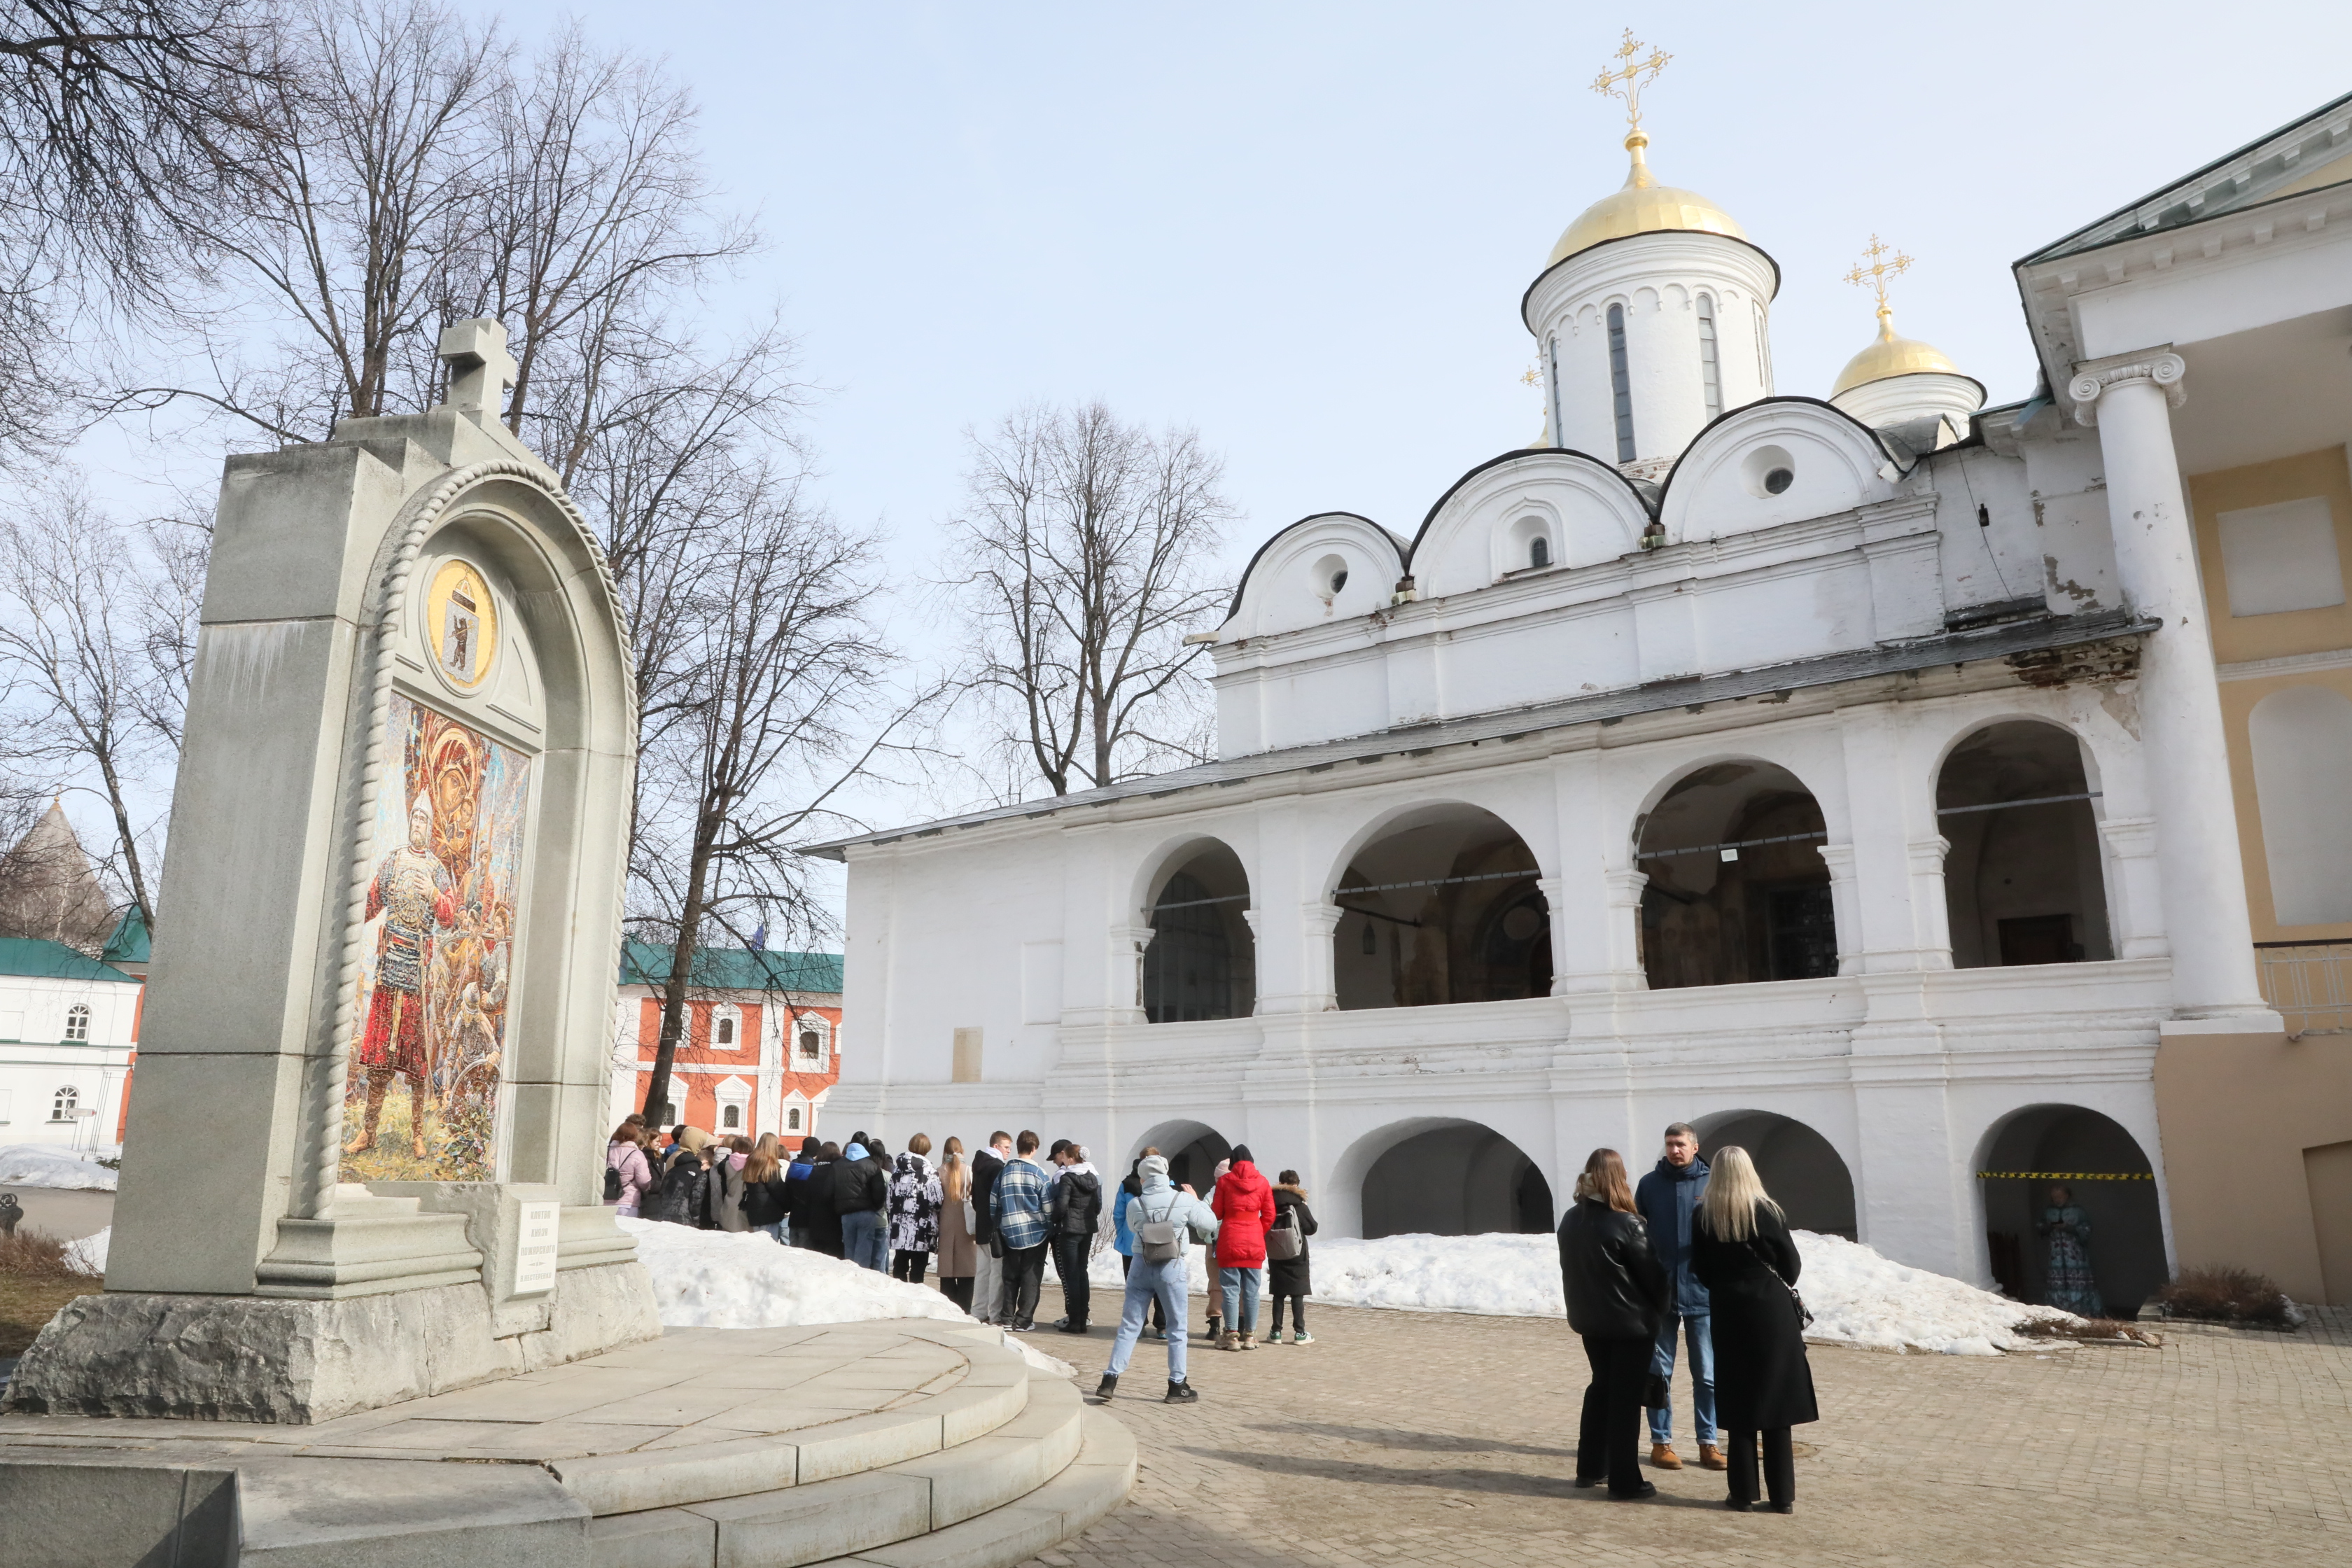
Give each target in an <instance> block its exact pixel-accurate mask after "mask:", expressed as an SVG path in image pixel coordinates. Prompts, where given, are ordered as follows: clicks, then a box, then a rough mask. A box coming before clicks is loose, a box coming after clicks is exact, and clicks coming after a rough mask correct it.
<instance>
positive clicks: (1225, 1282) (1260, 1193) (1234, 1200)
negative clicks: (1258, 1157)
mask: <svg viewBox="0 0 2352 1568" xmlns="http://www.w3.org/2000/svg"><path fill="white" fill-rule="evenodd" d="M1209 1207H1210V1208H1211V1209H1212V1210H1213V1211H1214V1212H1215V1214H1216V1216H1217V1226H1218V1228H1217V1284H1218V1289H1219V1291H1220V1293H1221V1294H1222V1295H1223V1298H1224V1307H1225V1310H1224V1327H1223V1332H1221V1333H1220V1334H1219V1335H1218V1336H1217V1348H1218V1349H1219V1350H1223V1351H1254V1350H1255V1349H1257V1298H1258V1291H1259V1289H1260V1288H1261V1286H1262V1284H1263V1281H1262V1280H1261V1279H1260V1277H1259V1270H1261V1269H1263V1268H1265V1232H1266V1227H1267V1226H1270V1225H1272V1224H1273V1223H1274V1189H1273V1188H1271V1187H1269V1186H1267V1185H1266V1184H1265V1177H1264V1176H1262V1175H1260V1174H1258V1170H1257V1164H1256V1163H1255V1161H1253V1160H1252V1159H1251V1158H1250V1152H1249V1145H1248V1144H1246V1143H1238V1144H1235V1145H1234V1157H1233V1160H1232V1161H1231V1163H1229V1164H1228V1165H1227V1166H1226V1168H1225V1173H1224V1174H1223V1175H1222V1176H1219V1177H1218V1178H1217V1190H1216V1194H1215V1195H1214V1196H1213V1197H1212V1198H1211V1199H1210V1200H1209Z"/></svg>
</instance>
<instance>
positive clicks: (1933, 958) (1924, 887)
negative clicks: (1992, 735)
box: [1911, 833, 1952, 969]
mask: <svg viewBox="0 0 2352 1568" xmlns="http://www.w3.org/2000/svg"><path fill="white" fill-rule="evenodd" d="M1951 852H1952V841H1951V840H1950V839H1948V838H1947V837H1944V836H1943V835H1942V834H1940V833H1937V834H1931V835H1929V836H1928V837H1926V838H1915V839H1913V840H1912V841H1911V921H1912V926H1913V929H1914V930H1915V931H1916V932H1917V939H1918V943H1919V967H1920V968H1922V969H1949V968H1951V967H1952V906H1951V901H1950V898H1949V895H1948V893H1947V892H1946V890H1945V888H1944V858H1945V857H1946V856H1948V855H1949V854H1950V853H1951Z"/></svg>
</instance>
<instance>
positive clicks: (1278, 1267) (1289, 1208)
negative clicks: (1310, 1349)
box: [1265, 1171, 1315, 1345]
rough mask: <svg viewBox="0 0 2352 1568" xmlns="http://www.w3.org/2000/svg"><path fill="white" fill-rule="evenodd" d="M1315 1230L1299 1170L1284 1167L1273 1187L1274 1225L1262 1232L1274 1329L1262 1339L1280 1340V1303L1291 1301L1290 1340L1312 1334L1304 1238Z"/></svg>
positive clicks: (1302, 1341)
mask: <svg viewBox="0 0 2352 1568" xmlns="http://www.w3.org/2000/svg"><path fill="white" fill-rule="evenodd" d="M1314 1234H1315V1211H1314V1210H1313V1209H1310V1208H1308V1207H1307V1194H1306V1192H1305V1191H1304V1190H1303V1189H1302V1188H1301V1187H1300V1186H1299V1184H1298V1173H1297V1172H1296V1171H1285V1172H1283V1173H1282V1176H1281V1179H1280V1182H1279V1184H1277V1185H1276V1187H1275V1189H1274V1228H1273V1229H1271V1230H1269V1231H1267V1232H1266V1233H1265V1288H1266V1293H1267V1294H1268V1295H1270V1296H1272V1297H1273V1298H1274V1329H1273V1331H1272V1332H1270V1333H1268V1334H1267V1335H1266V1336H1265V1342H1266V1343H1268V1344H1270V1345H1278V1344H1280V1343H1281V1342H1282V1305H1283V1303H1284V1302H1286V1301H1287V1302H1289V1303H1290V1321H1291V1335H1290V1342H1291V1343H1292V1344H1295V1345H1311V1344H1313V1343H1314V1342H1315V1336H1314V1335H1313V1334H1310V1333H1308V1332H1307V1297H1308V1296H1309V1295H1311V1294H1312V1293H1313V1290H1314V1287H1313V1284H1312V1283H1311V1281H1310V1279H1309V1277H1308V1275H1307V1237H1310V1236H1313V1235H1314Z"/></svg>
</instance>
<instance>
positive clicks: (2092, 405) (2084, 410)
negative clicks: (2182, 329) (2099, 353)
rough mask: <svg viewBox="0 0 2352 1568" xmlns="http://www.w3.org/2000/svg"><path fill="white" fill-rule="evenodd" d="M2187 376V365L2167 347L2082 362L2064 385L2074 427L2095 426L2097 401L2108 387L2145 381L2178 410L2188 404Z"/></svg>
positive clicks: (2097, 411)
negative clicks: (2069, 400)
mask: <svg viewBox="0 0 2352 1568" xmlns="http://www.w3.org/2000/svg"><path fill="white" fill-rule="evenodd" d="M2188 374H2189V363H2188V362H2187V361H2186V360H2184V359H2182V358H2181V357H2180V356H2179V354H2177V353H2173V352H2172V351H2171V350H2170V349H2169V348H2162V349H2153V350H2147V351H2143V352H2142V353H2134V354H2116V355H2114V356H2112V357H2110V358H2107V359H2095V360H2084V362H2083V363H2080V364H2078V365H2076V366H2075V367H2074V379H2073V380H2072V381H2069V382H2068V383H2067V384H2066V395H2067V396H2068V397H2069V398H2071V399H2072V400H2073V401H2074V422H2075V423H2076V424H2078V425H2084V426H2090V425H2096V424H2097V423H2098V422H2099V399H2100V398H2101V397H2102V396H2103V395H2105V393H2106V390H2107V389H2108V388H2109V387H2111V386H2121V385H2123V384H2126V383H2127V382H2136V381H2144V382H2147V384H2150V385H2152V386H2154V387H2156V388H2157V389H2158V391H2160V392H2162V393H2163V394H2164V400H2165V402H2166V403H2168V404H2169V405H2171V406H2172V407H2175V408H2178V407H2179V406H2180V405H2182V404H2183V403H2186V402H2187V401H2189V389H2188V387H2187V386H2186V385H2184V384H2183V378H2185V377H2186V376H2187V375H2188Z"/></svg>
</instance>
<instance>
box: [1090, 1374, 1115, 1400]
mask: <svg viewBox="0 0 2352 1568" xmlns="http://www.w3.org/2000/svg"><path fill="white" fill-rule="evenodd" d="M1117 1393H1118V1373H1115V1372H1107V1373H1103V1380H1102V1382H1101V1383H1099V1384H1096V1386H1095V1397H1096V1398H1097V1399H1108V1398H1109V1397H1110V1396H1111V1395H1112V1394H1117Z"/></svg>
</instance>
